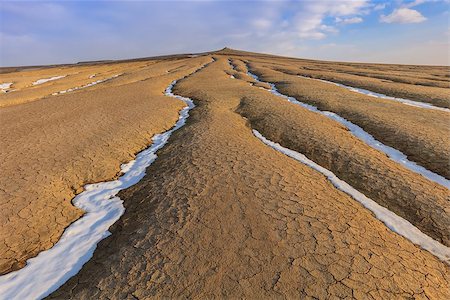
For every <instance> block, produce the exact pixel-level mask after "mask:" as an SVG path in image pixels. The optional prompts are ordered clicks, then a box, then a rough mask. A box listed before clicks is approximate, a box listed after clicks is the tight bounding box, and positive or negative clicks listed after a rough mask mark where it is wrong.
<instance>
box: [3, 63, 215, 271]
mask: <svg viewBox="0 0 450 300" xmlns="http://www.w3.org/2000/svg"><path fill="white" fill-rule="evenodd" d="M207 61H208V59H207V58H198V59H192V60H190V61H189V62H184V61H179V62H169V63H158V64H155V65H153V66H150V67H148V68H146V69H145V70H142V71H139V73H136V74H130V75H129V76H127V75H124V76H123V78H121V79H120V81H119V80H118V81H119V82H122V83H123V84H122V85H121V86H114V84H116V83H114V84H112V83H106V82H105V83H103V84H99V85H98V87H96V88H95V89H94V88H89V89H85V90H82V91H78V92H73V93H68V94H65V95H61V96H51V97H47V98H44V99H40V100H38V101H33V102H29V103H26V104H21V105H14V106H10V107H3V108H1V109H0V120H1V127H2V130H1V131H0V148H1V149H2V151H1V152H0V169H1V170H2V176H1V177H0V186H1V189H0V206H1V213H0V222H1V223H0V224H1V226H0V241H1V242H0V253H1V256H0V273H6V272H10V271H12V270H16V269H18V268H21V267H23V266H24V264H25V261H26V259H28V258H30V257H33V256H35V255H37V254H38V253H39V252H40V251H42V250H45V249H48V248H50V247H51V246H52V245H53V244H54V243H55V242H56V241H57V240H58V239H59V237H60V235H61V234H62V231H63V230H64V228H65V227H66V226H68V225H69V224H70V223H71V222H73V221H74V220H76V219H77V218H78V217H80V216H81V215H82V212H81V211H80V210H78V209H76V208H75V207H73V206H72V205H71V203H70V200H71V199H72V198H73V197H74V195H75V194H76V193H78V192H80V191H81V190H82V186H83V185H84V184H86V183H89V182H98V181H104V180H107V179H110V178H113V177H114V176H115V175H116V174H117V172H118V171H119V170H120V169H119V167H120V164H121V163H123V162H126V161H129V160H131V159H132V158H133V156H134V154H135V153H136V152H138V151H140V150H141V149H143V148H145V147H146V146H147V145H148V144H149V143H150V141H151V137H152V136H153V135H154V134H156V133H159V132H162V131H165V130H167V129H169V128H170V127H171V126H173V124H174V123H175V121H176V120H177V119H178V110H179V109H181V108H182V107H184V103H183V102H181V101H177V100H174V99H170V98H167V97H165V96H163V92H164V89H165V88H166V87H167V85H169V83H170V82H171V81H172V80H174V79H178V78H180V77H182V76H184V75H187V74H189V73H191V72H192V71H193V70H195V69H196V68H197V67H199V66H200V65H201V64H204V63H205V62H207ZM174 64H178V66H179V67H181V68H180V69H179V70H178V71H176V72H174V73H169V74H166V70H168V69H169V68H173V65H174ZM103 68H104V67H102V68H101V69H103ZM158 74H163V75H159V76H156V75H158ZM150 75H153V76H155V77H153V78H150V77H151V76H150ZM146 78H150V79H146ZM132 81H133V82H132ZM106 87H107V88H106ZM17 93H18V94H20V92H19V91H18V92H17ZM12 233H14V234H12Z"/></svg>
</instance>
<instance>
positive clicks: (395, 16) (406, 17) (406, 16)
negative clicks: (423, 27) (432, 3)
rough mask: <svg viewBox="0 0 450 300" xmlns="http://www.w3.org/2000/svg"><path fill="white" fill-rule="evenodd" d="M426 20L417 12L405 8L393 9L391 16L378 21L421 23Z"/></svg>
mask: <svg viewBox="0 0 450 300" xmlns="http://www.w3.org/2000/svg"><path fill="white" fill-rule="evenodd" d="M426 19H427V18H425V17H424V16H423V15H422V14H421V13H420V12H418V11H417V10H414V9H410V8H406V7H402V8H398V9H395V10H394V11H393V12H392V13H391V14H389V15H387V16H385V15H382V16H381V17H380V21H381V22H383V23H421V22H423V21H425V20H426Z"/></svg>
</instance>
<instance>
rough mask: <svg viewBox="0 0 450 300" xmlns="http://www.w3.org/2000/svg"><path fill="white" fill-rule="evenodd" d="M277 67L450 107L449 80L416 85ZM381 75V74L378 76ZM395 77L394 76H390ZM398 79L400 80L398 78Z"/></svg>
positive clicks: (289, 71) (410, 81) (325, 71)
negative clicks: (436, 83)
mask: <svg viewBox="0 0 450 300" xmlns="http://www.w3.org/2000/svg"><path fill="white" fill-rule="evenodd" d="M275 69H277V70H279V71H282V72H285V73H287V74H293V75H302V76H306V77H311V78H318V79H324V80H328V81H333V82H337V83H341V84H345V85H349V86H353V87H358V88H362V89H367V90H369V91H373V92H377V93H382V94H386V95H388V96H392V97H399V98H406V99H410V100H415V101H420V102H427V103H431V104H433V105H436V106H440V107H446V108H449V107H450V92H449V89H448V88H449V87H450V86H449V84H448V81H447V82H442V81H439V84H440V85H446V87H445V86H442V87H436V86H420V85H415V82H413V80H406V79H405V80H404V81H409V83H413V84H408V83H403V82H395V81H392V80H389V81H387V80H386V79H387V77H386V76H384V77H385V79H379V78H376V76H373V75H370V74H367V75H366V76H361V74H360V73H359V74H357V75H354V74H345V73H340V72H336V71H334V70H329V71H328V70H308V69H300V68H298V67H275ZM378 77H380V76H378ZM390 79H393V78H390ZM397 81H398V80H397Z"/></svg>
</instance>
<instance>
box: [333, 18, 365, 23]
mask: <svg viewBox="0 0 450 300" xmlns="http://www.w3.org/2000/svg"><path fill="white" fill-rule="evenodd" d="M335 20H336V23H339V24H357V23H361V22H362V21H363V19H362V18H360V17H353V18H344V19H343V18H339V17H337V18H336V19H335Z"/></svg>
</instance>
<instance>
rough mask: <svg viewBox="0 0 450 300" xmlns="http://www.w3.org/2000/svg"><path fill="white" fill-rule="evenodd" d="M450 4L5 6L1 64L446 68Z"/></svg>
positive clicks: (327, 0)
mask: <svg viewBox="0 0 450 300" xmlns="http://www.w3.org/2000/svg"><path fill="white" fill-rule="evenodd" d="M449 6H450V1H449V0H394V1H375V0H352V1H339V0H336V1H331V0H317V1H313V0H309V1H275V0H272V1H227V0H223V1H5V0H0V65H1V66H15V65H36V64H51V63H70V62H78V61H85V60H98V59H121V58H134V57H145V56H152V55H161V54H170V53H187V52H200V51H209V50H214V49H219V48H223V47H225V46H228V47H231V48H236V49H242V50H249V51H257V52H266V53H274V54H280V55H287V56H295V57H302V58H315V59H324V60H338V61H367V62H387V63H409V64H440V65H448V64H449V63H450V62H449V56H448V52H449V50H450V49H449V38H450V30H449Z"/></svg>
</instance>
